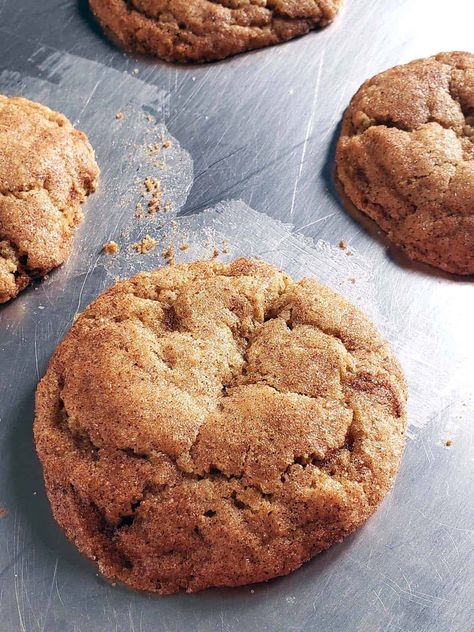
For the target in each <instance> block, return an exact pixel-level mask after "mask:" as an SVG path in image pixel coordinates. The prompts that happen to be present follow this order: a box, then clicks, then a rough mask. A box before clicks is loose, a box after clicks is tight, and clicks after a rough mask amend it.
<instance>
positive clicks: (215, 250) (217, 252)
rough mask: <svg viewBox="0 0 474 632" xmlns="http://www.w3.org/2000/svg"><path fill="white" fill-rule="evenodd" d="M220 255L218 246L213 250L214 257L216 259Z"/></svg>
mask: <svg viewBox="0 0 474 632" xmlns="http://www.w3.org/2000/svg"><path fill="white" fill-rule="evenodd" d="M218 256H219V251H218V250H217V248H214V250H213V251H212V258H213V259H215V258H216V257H218Z"/></svg>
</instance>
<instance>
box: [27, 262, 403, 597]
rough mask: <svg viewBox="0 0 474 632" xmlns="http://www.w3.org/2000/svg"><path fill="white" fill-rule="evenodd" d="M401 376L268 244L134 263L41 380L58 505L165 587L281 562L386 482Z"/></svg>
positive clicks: (267, 571) (127, 568)
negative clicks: (203, 258) (261, 252)
mask: <svg viewBox="0 0 474 632" xmlns="http://www.w3.org/2000/svg"><path fill="white" fill-rule="evenodd" d="M405 402H406V389H405V383H404V379H403V376H402V373H401V371H400V367H399V365H398V363H397V361H396V360H395V359H394V357H393V356H392V355H391V353H390V350H389V348H388V346H387V344H386V343H385V341H384V340H383V339H382V338H381V337H380V335H379V334H378V333H377V331H376V329H375V328H374V326H373V325H372V324H371V323H370V322H369V321H368V319H367V318H366V316H365V315H364V314H363V313H362V312H360V311H359V310H358V309H356V308H354V307H353V306H352V305H350V304H349V303H347V302H346V301H345V300H344V299H342V298H341V297H340V296H338V295H337V294H335V293H334V292H332V291H331V290H329V289H328V288H326V287H324V286H322V285H319V284H318V283H317V282H316V281H314V280H312V279H304V280H303V281H300V282H298V283H295V282H293V281H292V280H291V279H290V278H289V277H287V276H286V275H285V274H283V273H281V272H279V271H278V270H277V269H276V268H274V267H273V266H270V265H268V264H266V263H264V262H262V261H257V260H247V259H239V260H236V261H234V262H233V263H232V264H230V265H224V264H220V263H216V262H197V263H194V264H191V265H177V266H173V267H168V268H164V269H160V270H156V271H155V272H151V273H143V274H139V275H137V276H136V277H134V278H132V279H130V280H129V281H124V282H121V283H118V284H117V285H116V286H115V287H113V288H112V289H110V290H109V291H107V292H105V294H103V295H102V296H100V297H99V298H98V299H97V300H96V301H95V302H94V303H92V305H90V306H89V307H88V309H86V311H85V312H84V313H83V314H82V315H81V316H80V317H79V319H78V320H77V321H76V322H75V323H74V325H73V327H72V328H71V330H70V331H69V333H68V334H67V336H66V337H65V339H64V341H63V342H62V343H61V344H60V346H59V348H58V349H57V351H56V353H55V354H54V356H53V358H52V360H51V363H50V365H49V368H48V371H47V373H46V376H45V377H44V378H43V380H42V381H41V383H40V385H39V388H38V392H37V399H36V419H35V425H34V433H35V441H36V446H37V451H38V454H39V457H40V459H41V461H42V464H43V469H44V477H45V481H46V490H47V493H48V497H49V500H50V502H51V505H52V509H53V513H54V516H55V518H56V520H57V521H58V523H59V524H60V525H61V527H62V528H63V529H64V530H65V532H66V534H67V535H68V537H69V538H70V539H71V540H72V541H73V542H75V544H76V545H77V547H78V548H79V549H80V550H81V551H82V552H83V553H85V554H86V555H87V556H88V557H90V558H91V559H93V560H96V561H97V563H98V565H99V568H100V570H101V571H102V573H104V575H106V576H107V577H109V578H112V579H118V580H120V581H122V582H124V583H126V584H128V585H129V586H132V587H133V588H138V589H143V590H149V591H158V592H161V593H172V592H175V591H177V590H179V589H186V590H188V591H190V592H192V591H197V590H201V589H204V588H207V587H210V586H236V585H240V584H247V583H253V582H258V581H263V580H267V579H270V578H271V577H275V576H277V575H284V574H286V573H289V572H290V571H292V570H294V569H295V568H298V567H299V566H300V565H301V564H302V563H303V562H304V561H305V560H307V559H309V558H310V557H311V556H313V555H315V554H316V553H318V552H319V551H322V550H323V549H326V548H327V547H329V546H330V545H331V544H333V543H335V542H339V541H340V540H342V538H344V536H346V535H347V534H348V533H350V532H351V531H353V530H354V529H356V528H357V527H358V526H360V525H361V524H362V523H363V522H364V521H365V520H366V519H367V518H368V517H369V516H370V515H371V514H372V512H373V511H374V510H375V509H376V507H377V505H378V504H379V502H380V501H381V500H382V498H383V496H384V495H385V494H386V493H387V491H388V490H389V488H390V486H391V485H392V482H393V479H394V476H395V474H396V471H397V469H398V466H399V462H400V457H401V454H402V451H403V446H404V431H405V425H406V412H405Z"/></svg>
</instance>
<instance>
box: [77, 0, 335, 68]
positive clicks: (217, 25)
mask: <svg viewBox="0 0 474 632" xmlns="http://www.w3.org/2000/svg"><path fill="white" fill-rule="evenodd" d="M89 3H90V6H91V8H92V11H93V12H94V14H95V15H96V17H97V19H98V20H99V22H100V23H101V25H102V26H103V28H104V29H105V31H106V32H107V33H108V34H109V35H111V37H112V38H113V39H114V40H116V41H117V42H118V43H119V44H120V45H122V46H124V47H125V48H127V49H131V50H136V51H139V52H142V53H146V54H150V55H156V56H157V57H161V58H162V59H165V60H167V61H179V62H187V61H195V62H203V61H212V60H216V59H223V58H224V57H228V56H229V55H235V54H236V53H241V52H243V51H246V50H251V49H253V48H261V47H263V46H269V45H270V44H278V43H279V42H284V41H286V40H289V39H291V38H293V37H297V36H298V35H304V34H306V33H308V32H309V31H310V30H311V29H314V28H320V27H324V26H326V25H328V24H329V23H330V22H332V20H333V19H334V17H335V16H336V14H337V12H338V11H339V8H340V6H341V4H342V0H272V1H270V0H220V2H218V1H217V0H168V1H167V2H163V1H162V0H131V1H130V2H129V1H127V0H89Z"/></svg>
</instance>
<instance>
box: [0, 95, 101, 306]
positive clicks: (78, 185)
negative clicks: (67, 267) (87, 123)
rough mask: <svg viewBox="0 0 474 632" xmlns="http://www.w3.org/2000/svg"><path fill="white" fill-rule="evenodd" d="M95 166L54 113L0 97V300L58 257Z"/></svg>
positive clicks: (77, 136)
mask: <svg viewBox="0 0 474 632" xmlns="http://www.w3.org/2000/svg"><path fill="white" fill-rule="evenodd" d="M98 174H99V169H98V167H97V165H96V162H95V159H94V152H93V150H92V148H91V146H90V145H89V142H88V140H87V138H86V136H85V134H83V133H82V132H79V131H77V130H75V129H74V128H73V127H72V125H71V123H70V122H69V121H68V120H67V118H66V117H65V116H63V115H62V114H58V112H53V111H52V110H50V109H49V108H47V107H45V106H43V105H40V104H39V103H34V102H32V101H28V100H27V99H23V98H21V97H12V98H8V97H5V96H3V95H0V303H4V302H5V301H8V300H10V299H11V298H13V297H15V296H16V295H17V294H18V292H20V291H21V290H22V289H23V288H24V287H26V286H27V285H28V283H30V281H31V279H32V278H35V277H41V276H44V275H45V274H46V273H47V272H49V270H51V269H52V268H55V267H56V266H58V265H60V264H61V263H63V261H65V259H66V258H67V257H68V256H69V253H70V250H71V241H72V237H73V234H74V229H75V227H76V226H77V225H78V224H79V223H80V221H81V219H82V212H81V207H80V205H81V202H83V201H84V200H85V198H86V196H87V195H88V194H89V193H90V192H91V191H93V190H94V189H95V185H96V181H97V177H98Z"/></svg>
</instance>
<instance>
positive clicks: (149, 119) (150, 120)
mask: <svg viewBox="0 0 474 632" xmlns="http://www.w3.org/2000/svg"><path fill="white" fill-rule="evenodd" d="M146 120H147V121H148V122H149V123H153V121H154V120H155V119H154V118H153V116H152V115H151V114H147V115H146Z"/></svg>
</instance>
